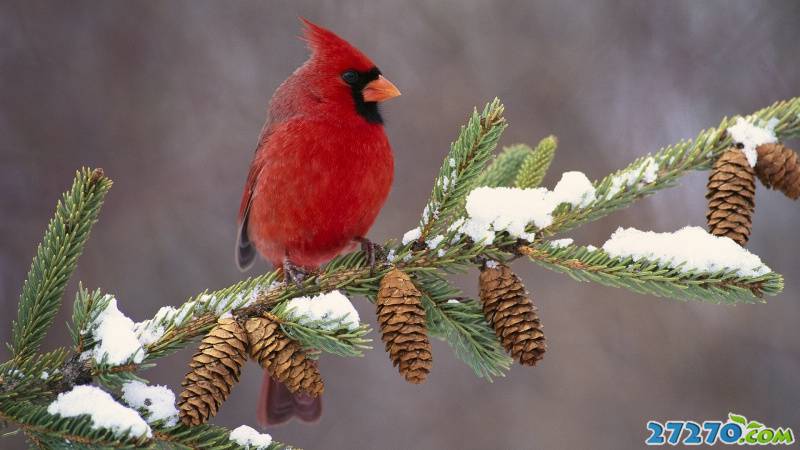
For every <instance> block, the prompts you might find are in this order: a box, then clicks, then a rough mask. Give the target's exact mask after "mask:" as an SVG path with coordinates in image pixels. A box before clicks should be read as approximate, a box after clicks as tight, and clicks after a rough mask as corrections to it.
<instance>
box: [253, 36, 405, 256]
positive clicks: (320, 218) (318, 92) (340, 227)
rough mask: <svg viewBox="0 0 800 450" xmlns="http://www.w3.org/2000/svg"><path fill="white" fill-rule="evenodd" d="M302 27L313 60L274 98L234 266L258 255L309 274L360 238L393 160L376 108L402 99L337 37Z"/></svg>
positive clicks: (378, 205)
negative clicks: (389, 99) (311, 270)
mask: <svg viewBox="0 0 800 450" xmlns="http://www.w3.org/2000/svg"><path fill="white" fill-rule="evenodd" d="M305 23H306V33H305V38H306V40H307V41H308V43H309V47H310V49H311V51H312V54H311V57H310V58H309V60H308V61H306V63H304V64H303V65H302V66H301V67H300V68H299V69H297V70H296V71H295V73H294V74H292V75H291V76H290V77H289V78H288V79H287V80H286V81H284V82H283V83H282V84H281V86H280V87H279V88H278V89H277V91H276V92H275V94H274V96H273V98H272V100H271V101H270V108H269V117H268V118H267V122H266V124H265V125H264V128H263V130H262V133H261V137H260V139H259V143H258V147H257V150H256V155H255V158H254V160H253V162H252V164H251V167H250V173H249V175H248V177H247V183H246V185H245V190H244V195H243V197H242V202H241V207H240V211H239V224H240V227H239V238H238V241H239V242H238V245H237V256H238V263H239V265H240V267H246V266H248V265H249V264H250V263H252V260H253V258H254V257H255V251H254V250H257V251H258V253H260V254H261V255H262V256H263V257H264V258H266V259H267V260H268V261H270V262H271V263H273V264H275V265H280V264H281V262H282V261H283V259H284V258H285V257H288V258H289V259H290V260H291V261H292V262H293V263H295V264H297V265H300V266H304V267H307V268H315V267H317V266H319V265H321V264H324V263H325V262H327V261H329V260H330V259H331V258H333V257H335V256H336V255H338V254H339V253H341V252H343V251H345V250H347V249H349V248H350V246H351V244H352V242H353V240H354V239H357V238H361V237H366V234H367V232H368V231H369V228H370V227H371V226H372V223H373V222H374V220H375V218H376V217H377V215H378V212H379V211H380V209H381V207H382V206H383V203H384V201H385V200H386V197H387V196H388V194H389V190H390V187H391V184H392V178H393V170H394V162H393V157H392V151H391V147H390V145H389V141H388V139H387V137H386V134H385V132H384V129H383V121H382V118H381V116H380V113H379V111H378V107H377V103H378V102H380V101H383V100H386V99H388V98H391V97H394V96H396V95H399V92H398V91H397V88H395V87H394V85H393V84H391V83H390V82H389V81H388V80H387V79H386V78H384V77H383V76H382V75H381V73H380V71H379V70H378V69H377V67H376V66H375V65H374V64H373V63H372V61H370V60H369V58H367V57H366V56H365V55H364V54H363V53H361V52H360V51H359V50H358V49H356V48H355V47H353V46H352V45H350V44H349V43H347V42H346V41H344V40H343V39H341V38H339V37H338V36H336V35H335V34H334V33H332V32H330V31H328V30H326V29H324V28H322V27H319V26H317V25H314V24H312V23H310V22H308V21H305Z"/></svg>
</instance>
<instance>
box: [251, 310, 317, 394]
mask: <svg viewBox="0 0 800 450" xmlns="http://www.w3.org/2000/svg"><path fill="white" fill-rule="evenodd" d="M244 327H245V329H246V330H247V336H248V338H249V340H250V356H252V357H253V358H254V359H256V360H257V361H258V363H259V364H260V365H261V367H263V368H264V369H266V371H267V372H268V373H269V374H270V376H272V378H274V379H275V380H277V381H279V382H280V383H283V384H285V385H286V387H287V388H289V391H290V392H292V393H293V394H294V393H298V392H303V393H306V394H308V395H310V396H312V397H318V396H319V395H320V394H322V391H323V390H324V389H325V385H324V384H323V381H322V375H320V373H319V370H318V369H317V365H316V363H315V362H314V361H313V360H311V359H309V358H307V357H306V352H305V350H303V349H302V348H301V347H300V345H299V344H298V343H297V342H295V341H293V340H291V339H289V337H288V336H286V335H285V334H284V333H283V331H282V330H281V327H280V324H279V323H278V321H277V320H276V318H275V317H274V316H272V315H271V314H267V315H265V316H263V317H252V318H250V319H248V320H247V322H245V324H244Z"/></svg>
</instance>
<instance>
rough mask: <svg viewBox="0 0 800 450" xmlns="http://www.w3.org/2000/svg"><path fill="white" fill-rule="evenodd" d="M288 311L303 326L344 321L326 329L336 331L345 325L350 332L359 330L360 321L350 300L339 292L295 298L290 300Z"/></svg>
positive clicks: (334, 323) (327, 325) (331, 324)
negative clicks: (326, 321) (324, 321)
mask: <svg viewBox="0 0 800 450" xmlns="http://www.w3.org/2000/svg"><path fill="white" fill-rule="evenodd" d="M286 311H287V312H288V313H289V315H290V317H292V318H294V319H296V320H298V322H299V323H301V324H303V325H309V324H311V323H313V322H316V321H320V320H338V319H342V322H341V324H340V323H337V322H333V323H330V324H326V325H325V328H326V329H329V330H331V329H335V328H336V327H338V326H340V325H344V326H345V327H347V328H348V329H350V330H354V329H356V328H358V326H359V324H360V321H359V317H358V311H356V309H355V307H353V304H352V303H350V300H349V299H348V298H347V297H346V296H345V295H344V294H342V293H341V292H339V291H331V292H326V293H323V294H319V295H315V296H314V297H295V298H293V299H291V300H289V303H287V305H286Z"/></svg>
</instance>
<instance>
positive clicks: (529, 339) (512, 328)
mask: <svg viewBox="0 0 800 450" xmlns="http://www.w3.org/2000/svg"><path fill="white" fill-rule="evenodd" d="M495 264H496V266H494V267H488V266H486V267H483V268H482V270H481V274H480V278H479V286H478V287H479V290H480V298H481V302H482V303H483V314H484V315H485V316H486V320H487V321H488V322H489V323H490V324H491V325H492V328H494V331H495V334H497V337H498V338H500V342H501V343H502V344H503V348H505V349H506V352H508V353H509V354H510V355H511V356H512V357H514V358H515V359H517V360H518V361H519V363H520V364H523V365H527V366H535V365H536V363H537V362H538V361H539V360H540V359H542V358H543V357H544V352H545V351H547V342H546V339H545V337H544V333H543V332H542V322H541V320H539V316H538V314H537V313H536V306H534V304H533V301H532V300H531V298H530V296H529V294H528V291H526V290H525V286H524V285H523V284H522V281H521V280H520V279H519V277H518V276H517V275H516V274H515V273H514V272H513V271H512V270H511V268H510V267H508V266H506V265H505V264H499V263H495Z"/></svg>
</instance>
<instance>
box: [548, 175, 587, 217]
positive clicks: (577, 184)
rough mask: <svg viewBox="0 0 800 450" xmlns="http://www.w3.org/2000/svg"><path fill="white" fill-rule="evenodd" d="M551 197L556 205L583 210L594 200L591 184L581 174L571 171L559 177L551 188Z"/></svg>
mask: <svg viewBox="0 0 800 450" xmlns="http://www.w3.org/2000/svg"><path fill="white" fill-rule="evenodd" d="M553 196H554V197H555V199H556V201H557V202H558V203H569V204H570V205H572V206H575V207H579V208H584V207H586V206H587V205H589V203H592V202H593V201H594V200H595V191H594V186H593V185H592V182H591V181H589V179H588V178H586V175H584V174H583V172H577V171H571V172H564V173H563V174H562V175H561V179H560V180H559V181H558V183H557V184H556V187H555V188H553Z"/></svg>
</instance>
